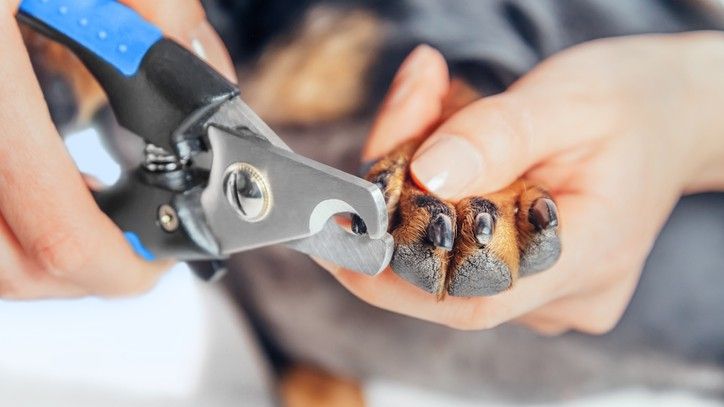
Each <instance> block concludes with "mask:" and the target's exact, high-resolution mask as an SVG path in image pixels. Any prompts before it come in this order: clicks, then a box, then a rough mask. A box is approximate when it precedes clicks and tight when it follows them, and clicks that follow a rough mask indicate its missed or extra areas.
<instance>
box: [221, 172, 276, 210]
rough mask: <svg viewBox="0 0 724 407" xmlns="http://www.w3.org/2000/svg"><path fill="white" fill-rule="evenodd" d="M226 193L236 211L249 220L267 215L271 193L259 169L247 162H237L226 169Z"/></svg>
mask: <svg viewBox="0 0 724 407" xmlns="http://www.w3.org/2000/svg"><path fill="white" fill-rule="evenodd" d="M224 193H225V194H226V199H227V200H228V201H229V204H230V205H231V207H232V208H234V209H235V210H236V213H237V214H238V215H239V216H240V217H241V218H242V219H244V220H246V221H247V222H257V221H259V220H261V219H263V218H264V216H266V214H267V213H268V212H269V208H270V206H271V195H270V194H269V189H268V188H267V185H266V181H265V180H264V177H263V176H262V175H261V173H260V172H259V170H257V169H256V168H254V167H252V166H251V165H249V164H246V163H236V164H232V165H230V166H229V167H228V168H227V169H226V174H225V176H224Z"/></svg>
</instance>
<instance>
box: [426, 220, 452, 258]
mask: <svg viewBox="0 0 724 407" xmlns="http://www.w3.org/2000/svg"><path fill="white" fill-rule="evenodd" d="M427 238H428V239H429V240H430V242H431V243H432V244H433V245H435V246H436V247H439V248H442V249H445V250H452V248H453V244H454V242H455V232H454V231H453V226H452V220H451V219H450V216H448V215H445V214H443V213H438V214H437V216H435V218H434V219H433V220H432V222H430V224H429V225H428V226H427Z"/></svg>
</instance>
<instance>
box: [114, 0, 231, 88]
mask: <svg viewBox="0 0 724 407" xmlns="http://www.w3.org/2000/svg"><path fill="white" fill-rule="evenodd" d="M121 2H122V3H124V4H126V5H127V6H129V7H131V8H133V9H134V10H136V12H138V13H139V14H141V15H142V16H143V17H144V18H146V19H147V20H149V21H151V22H152V23H154V24H156V25H157V26H158V27H159V28H160V29H161V30H162V31H163V32H164V34H165V35H166V36H168V37H170V38H173V39H174V40H176V41H178V42H179V43H180V44H181V45H183V46H185V47H186V48H188V49H190V50H191V51H192V52H194V53H195V54H196V55H197V56H199V57H200V58H201V59H204V60H205V61H206V62H208V63H209V64H210V65H211V66H213V67H214V68H216V70H218V71H219V73H221V74H222V75H224V76H225V77H226V78H227V79H229V80H230V81H232V82H236V71H235V69H234V65H233V64H232V62H231V58H230V57H229V53H228V51H227V50H226V47H225V46H224V43H223V42H222V41H221V38H219V36H218V34H217V33H216V31H214V28H213V27H212V26H211V24H209V22H208V21H207V20H206V13H204V9H203V7H201V3H200V2H199V1H196V0H192V1H184V2H179V1H178V0H157V1H147V0H121ZM179 3H183V4H179Z"/></svg>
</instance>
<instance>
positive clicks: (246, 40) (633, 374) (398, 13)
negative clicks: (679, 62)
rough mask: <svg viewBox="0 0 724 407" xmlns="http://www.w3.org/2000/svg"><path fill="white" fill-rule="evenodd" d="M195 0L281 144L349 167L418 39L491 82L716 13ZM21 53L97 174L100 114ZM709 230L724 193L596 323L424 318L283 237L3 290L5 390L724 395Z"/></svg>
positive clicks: (604, 2)
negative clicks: (590, 45) (103, 289)
mask: <svg viewBox="0 0 724 407" xmlns="http://www.w3.org/2000/svg"><path fill="white" fill-rule="evenodd" d="M203 3H204V4H205V6H206V7H207V12H208V16H209V18H210V19H211V21H212V23H213V24H214V25H215V27H216V28H217V29H218V30H219V32H220V34H221V35H222V38H223V39H224V41H225V43H226V44H227V46H229V49H230V51H231V54H232V56H233V58H234V61H235V62H236V64H237V67H238V74H239V78H240V86H241V88H242V94H243V95H244V99H245V100H246V101H247V102H248V103H249V104H250V105H251V106H252V107H253V108H254V109H255V110H256V111H257V112H258V113H259V114H260V115H261V116H262V118H263V119H265V120H266V121H268V122H269V123H270V124H271V125H272V127H273V128H275V129H276V130H277V131H278V132H279V134H280V135H281V136H282V138H284V139H285V141H287V142H288V143H289V144H290V145H291V146H292V148H293V149H294V150H295V151H297V152H299V153H301V154H304V155H307V156H309V157H311V158H313V159H315V160H318V161H321V162H325V163H327V164H330V165H333V166H335V167H337V168H340V169H343V170H345V171H348V172H351V173H355V172H357V170H358V164H359V162H358V157H359V150H360V148H361V145H362V143H363V142H364V138H365V135H366V133H367V131H368V130H369V125H370V122H371V120H372V116H373V114H374V111H375V109H376V106H378V104H379V102H380V100H381V97H382V95H383V94H384V91H385V89H386V88H387V86H388V85H389V82H390V80H391V78H392V75H393V74H394V71H395V70H396V68H397V67H398V66H399V63H400V62H401V61H402V60H403V58H404V57H405V55H407V53H408V52H409V51H410V50H411V49H413V48H414V47H415V46H416V45H418V44H420V43H428V44H431V45H433V46H434V47H436V48H438V49H439V50H440V51H441V52H442V53H443V54H444V55H445V56H446V58H447V59H448V61H449V63H450V66H451V71H452V74H453V76H454V77H456V78H459V79H461V80H462V81H464V82H465V83H466V84H468V85H469V86H470V87H471V88H473V89H474V90H475V91H477V92H480V93H482V94H485V95H490V94H494V93H497V92H500V91H502V90H504V89H505V88H506V87H507V86H508V85H509V84H510V83H512V82H513V81H514V80H515V79H516V78H518V77H519V76H521V75H523V74H524V73H525V72H527V71H528V70H529V69H530V68H531V67H532V66H534V65H535V64H536V63H538V62H539V61H540V60H541V59H542V58H545V57H547V56H548V55H551V54H553V53H555V52H557V51H560V50H561V49H564V48H566V47H569V46H572V45H574V44H577V43H580V42H583V41H588V40H592V39H595V38H603V37H609V36H615V35H628V34H639V33H647V32H682V31H689V30H695V29H724V12H722V10H723V9H722V5H721V4H720V2H716V1H655V0H618V1H616V0H613V1H608V0H588V1H586V0H581V1H549V0H539V1H516V0H510V1H503V0H500V1H498V0H491V1H474V0H455V1H449V2H448V1H446V2H444V3H443V2H439V1H434V0H399V1H384V0H378V1H374V0H370V1H361V0H336V1H332V0H329V1H324V0H304V1H296V0H206V1H204V2H203ZM34 62H35V63H36V70H37V71H38V72H39V76H40V78H41V83H42V85H43V87H44V90H45V93H46V99H47V100H48V102H49V104H50V108H51V113H52V115H53V117H54V119H55V121H56V122H57V123H58V125H59V127H61V128H63V129H65V131H64V133H66V134H69V135H68V137H67V138H66V144H67V146H68V149H69V150H70V151H71V154H72V155H73V157H74V158H75V160H76V163H77V164H78V167H79V169H80V170H81V171H83V172H86V173H90V174H93V175H95V176H96V177H98V178H99V179H100V180H101V181H103V182H104V183H106V184H112V183H113V182H114V181H115V180H116V179H117V178H118V176H119V174H120V171H121V170H120V167H119V166H118V165H117V164H115V163H114V162H113V160H112V159H111V156H110V155H109V154H107V153H106V152H105V151H104V149H103V143H102V142H101V140H100V138H99V136H98V135H99V133H102V134H106V135H111V136H112V135H113V134H115V132H116V131H118V129H117V126H116V125H115V124H114V123H113V120H112V117H109V113H108V111H107V110H105V111H102V112H101V113H98V114H96V115H95V116H94V117H93V119H94V126H95V127H93V128H88V129H83V130H79V129H78V127H77V126H76V125H75V124H72V123H73V122H74V120H75V119H76V118H77V116H78V115H79V112H80V113H83V112H87V111H88V110H89V109H88V108H87V107H86V108H83V106H79V105H78V103H77V101H72V100H70V98H68V94H70V93H69V92H72V91H73V90H72V89H70V88H69V86H68V84H67V83H63V80H62V78H59V77H58V76H57V75H44V74H43V66H42V63H39V61H34ZM76 96H82V95H78V94H76ZM89 99H93V98H84V100H89ZM96 107H97V106H96ZM81 116H82V114H81ZM722 247H724V195H722V194H708V195H701V196H694V197H689V198H686V199H684V200H683V201H682V202H681V204H680V205H679V206H678V207H677V209H676V210H675V212H674V214H673V215H672V218H671V220H670V221H669V223H668V224H667V226H666V227H665V228H664V231H663V232H662V234H661V236H660V238H659V240H658V241H657V244H656V246H655V248H654V250H653V252H652V254H651V256H650V258H649V260H648V262H647V266H646V270H645V271H644V273H643V276H642V280H641V283H640V286H639V288H638V291H637V293H636V295H635V296H634V298H633V300H632V303H631V305H630V307H629V309H628V311H627V313H626V315H625V316H624V318H623V320H622V321H621V323H620V324H619V326H618V327H617V328H616V329H615V330H614V331H613V332H611V333H609V334H607V335H603V336H601V337H591V336H586V335H579V334H575V333H572V334H566V335H563V336H561V337H556V338H547V337H541V336H538V335H536V334H534V333H532V332H530V331H528V330H526V329H524V328H521V327H516V326H509V325H505V326H502V327H500V328H496V329H493V330H490V331H484V332H459V331H453V330H451V329H448V328H445V327H441V326H433V325H432V324H429V323H425V322H422V321H418V320H412V319H410V318H406V317H402V316H399V315H395V314H392V313H389V312H386V311H383V310H379V309H376V308H374V307H372V306H370V305H367V304H364V303H362V302H361V301H359V300H357V299H356V298H355V297H353V296H352V295H351V294H349V293H348V292H347V291H346V290H344V289H343V288H342V287H340V286H339V284H337V283H336V281H334V279H333V278H331V277H330V276H329V275H328V274H327V273H326V272H324V271H323V270H321V269H319V268H318V267H317V266H316V265H315V264H314V263H312V262H311V261H310V260H309V259H307V258H306V257H304V256H302V255H299V254H296V253H291V252H289V251H285V250H283V249H278V248H269V249H265V250H257V251H254V252H251V253H244V254H241V255H239V256H235V257H234V258H232V259H231V260H230V261H229V262H228V264H227V266H228V267H229V269H230V273H229V274H228V275H227V276H226V277H225V278H224V279H223V280H222V281H220V282H218V283H214V284H208V283H202V282H200V281H198V280H197V279H195V278H194V277H193V276H192V274H191V272H190V271H189V270H188V268H187V267H186V266H185V265H178V266H177V267H175V268H174V269H173V270H172V271H171V272H169V273H168V275H167V276H165V277H164V278H163V280H162V281H161V282H160V284H159V286H158V287H156V288H155V289H154V290H153V291H152V292H150V293H148V294H147V295H144V296H141V297H138V298H132V299H124V300H112V301H109V300H100V299H82V300H72V301H41V302H27V303H24V302H4V301H0V400H2V401H1V402H2V403H7V405H12V406H16V405H17V406H59V405H61V406H65V405H67V406H71V405H73V406H91V405H92V406H96V405H110V406H157V405H164V406H165V405H179V406H227V405H254V406H256V405H276V404H279V403H281V402H283V401H286V402H288V403H289V405H300V406H306V405H323V404H322V401H325V402H327V404H326V405H341V406H348V405H349V406H356V405H363V404H366V405H371V406H398V405H415V406H460V407H463V406H465V407H467V406H473V405H476V406H477V405H536V406H545V405H583V406H602V405H606V406H608V405H631V406H634V405H635V406H639V405H657V406H679V405H702V406H708V405H721V404H722V400H724V296H722V287H724V265H722V264H721V263H720V262H718V261H717V260H716V258H712V256H709V254H710V253H717V252H720V251H721V248H722ZM681 273H686V275H687V278H686V279H681V278H680V276H681ZM289 383H292V384H294V385H293V386H290V385H289ZM297 385H298V386H299V387H301V388H302V390H301V392H296V390H294V389H296V387H295V386H297ZM290 389H291V390H290ZM310 395H311V396H310ZM310 397H311V398H310ZM310 400H311V401H310ZM293 401H296V403H292V402H293Z"/></svg>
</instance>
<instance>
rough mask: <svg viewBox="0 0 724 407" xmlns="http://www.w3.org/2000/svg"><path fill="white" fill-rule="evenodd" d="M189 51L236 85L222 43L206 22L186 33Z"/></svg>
mask: <svg viewBox="0 0 724 407" xmlns="http://www.w3.org/2000/svg"><path fill="white" fill-rule="evenodd" d="M187 36H188V41H189V43H188V44H189V46H190V47H191V50H192V51H193V52H194V53H195V54H196V55H197V56H198V57H199V58H201V59H203V60H204V61H206V62H208V63H209V64H210V65H211V66H213V67H214V68H216V70H218V71H219V73H221V74H222V75H224V76H225V77H226V79H228V80H230V81H232V82H234V83H236V70H235V69H234V64H233V63H232V62H231V59H229V54H228V52H227V51H226V47H225V46H224V43H223V42H222V41H221V38H219V36H218V34H216V31H214V28H213V27H212V26H211V24H209V22H208V21H203V22H202V23H201V24H200V25H199V26H198V27H196V28H194V29H192V30H190V31H189V32H188V35H187Z"/></svg>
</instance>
